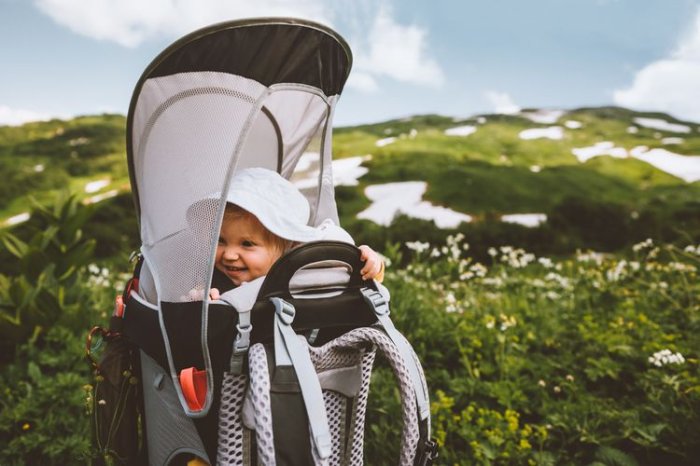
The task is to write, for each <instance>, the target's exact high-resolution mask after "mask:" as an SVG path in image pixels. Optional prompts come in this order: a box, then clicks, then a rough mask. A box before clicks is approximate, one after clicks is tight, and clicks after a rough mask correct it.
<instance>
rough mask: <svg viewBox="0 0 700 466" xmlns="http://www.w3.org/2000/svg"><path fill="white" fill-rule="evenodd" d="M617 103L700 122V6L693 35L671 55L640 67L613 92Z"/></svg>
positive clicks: (694, 23)
mask: <svg viewBox="0 0 700 466" xmlns="http://www.w3.org/2000/svg"><path fill="white" fill-rule="evenodd" d="M613 99H614V101H615V103H617V104H618V105H622V106H625V107H630V108H636V109H640V110H661V111H665V112H668V113H670V114H672V115H674V116H676V117H679V118H684V119H688V120H694V121H700V106H698V104H697V103H698V102H700V8H698V12H697V14H696V17H695V20H694V22H693V28H692V31H691V33H690V34H688V35H686V36H685V37H684V38H682V39H681V40H680V42H679V44H678V46H677V47H676V50H675V51H674V52H673V53H672V54H671V56H670V57H668V58H664V59H662V60H659V61H656V62H653V63H650V64H649V65H647V66H645V67H644V68H642V69H641V70H639V71H638V72H637V74H636V76H635V77H634V81H633V82H632V84H631V85H630V86H629V87H627V88H626V89H618V90H616V91H615V92H614V94H613Z"/></svg>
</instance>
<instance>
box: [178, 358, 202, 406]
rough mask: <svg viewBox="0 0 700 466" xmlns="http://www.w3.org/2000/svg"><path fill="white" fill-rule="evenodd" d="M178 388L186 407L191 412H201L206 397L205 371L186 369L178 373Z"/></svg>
mask: <svg viewBox="0 0 700 466" xmlns="http://www.w3.org/2000/svg"><path fill="white" fill-rule="evenodd" d="M180 386H181V387H182V394H183V395H184V396H185V401H187V406H188V407H189V408H190V409H191V410H192V411H201V410H202V408H203V407H204V401H205V399H206V397H207V371H200V370H198V369H197V368H195V367H188V368H187V369H182V370H181V371H180Z"/></svg>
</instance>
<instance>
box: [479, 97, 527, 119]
mask: <svg viewBox="0 0 700 466" xmlns="http://www.w3.org/2000/svg"><path fill="white" fill-rule="evenodd" d="M484 96H485V97H486V99H487V100H488V101H489V103H490V104H491V107H493V111H494V113H503V114H505V115H513V114H515V113H518V112H520V107H519V106H518V105H516V103H515V102H513V99H512V98H511V96H510V95H509V94H508V93H506V92H498V91H486V92H484Z"/></svg>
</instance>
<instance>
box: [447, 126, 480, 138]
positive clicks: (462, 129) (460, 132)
mask: <svg viewBox="0 0 700 466" xmlns="http://www.w3.org/2000/svg"><path fill="white" fill-rule="evenodd" d="M474 132H476V126H471V125H465V126H457V127H455V128H448V129H446V130H445V135H446V136H469V135H470V134H472V133H474Z"/></svg>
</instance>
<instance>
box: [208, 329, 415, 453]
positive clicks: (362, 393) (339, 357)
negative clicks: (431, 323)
mask: <svg viewBox="0 0 700 466" xmlns="http://www.w3.org/2000/svg"><path fill="white" fill-rule="evenodd" d="M307 349H308V351H309V355H310V357H311V361H312V363H313V365H314V368H315V370H316V372H317V373H324V372H326V371H333V370H337V369H340V368H348V367H353V366H356V365H357V364H360V366H361V368H362V383H361V387H360V390H359V393H358V394H357V395H356V396H355V398H354V399H353V398H348V397H346V396H344V395H341V394H340V393H338V392H335V391H331V390H324V393H323V400H324V404H325V406H326V412H327V414H328V422H329V427H330V431H331V438H332V454H331V456H330V458H329V459H328V461H327V462H322V461H320V460H319V459H318V458H315V460H316V464H317V465H325V464H328V465H333V466H335V465H338V466H340V465H350V466H361V465H362V464H363V450H362V447H363V438H364V418H365V413H366V409H367V399H368V394H369V385H370V379H371V371H372V365H373V363H374V358H375V354H376V353H375V350H378V351H379V352H381V353H382V354H383V355H384V357H385V358H386V359H387V361H388V363H389V365H390V367H391V368H392V371H393V372H394V375H395V376H396V379H397V381H398V388H399V391H400V393H401V407H402V421H403V430H402V436H401V438H402V442H401V449H400V454H399V464H400V465H402V466H408V465H412V464H413V461H414V459H415V454H416V449H417V445H418V441H419V429H418V414H417V410H416V400H415V393H414V391H413V384H412V382H411V377H410V374H409V371H408V368H407V366H406V361H404V360H403V358H402V357H401V355H400V353H399V351H398V350H397V349H396V346H395V345H394V343H393V342H392V341H391V339H390V338H389V337H388V336H387V335H386V334H385V333H384V332H382V331H381V330H378V329H375V328H368V327H365V328H359V329H355V330H352V331H349V332H348V333H346V334H344V335H342V336H340V337H338V338H336V339H335V340H332V341H330V342H328V343H326V344H325V345H323V346H321V347H311V346H308V345H307ZM249 366H250V386H249V388H248V394H247V395H246V396H248V397H251V399H252V404H253V408H254V411H255V424H256V440H257V442H258V445H257V451H258V459H259V462H260V464H263V465H271V464H275V452H274V444H273V434H272V419H271V414H270V412H271V406H270V396H269V390H270V380H269V372H268V366H267V356H266V354H265V349H264V347H263V346H262V345H261V344H256V345H253V346H252V347H251V349H250V353H249ZM421 375H422V372H421ZM239 380H242V379H239ZM235 383H236V382H234V381H233V379H231V378H228V376H227V378H226V379H225V381H224V385H225V386H224V389H223V395H222V406H221V412H220V422H219V425H220V429H221V430H220V434H219V439H220V444H219V453H220V457H219V461H220V464H245V463H240V462H237V459H236V458H240V456H238V457H236V455H238V453H237V449H238V446H237V445H238V444H236V446H234V447H233V448H230V446H231V441H230V439H232V438H237V437H236V432H238V431H242V430H243V429H244V428H242V427H240V426H235V425H234V424H235V423H236V422H238V423H240V409H241V407H240V404H242V401H241V399H240V398H238V397H237V396H232V395H230V393H234V392H235V393H239V392H240V389H239V388H235V387H234V386H233V385H235ZM221 442H223V444H222V443H221ZM222 452H225V455H222V454H221V453H222ZM226 455H228V456H226ZM231 455H233V456H231Z"/></svg>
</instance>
